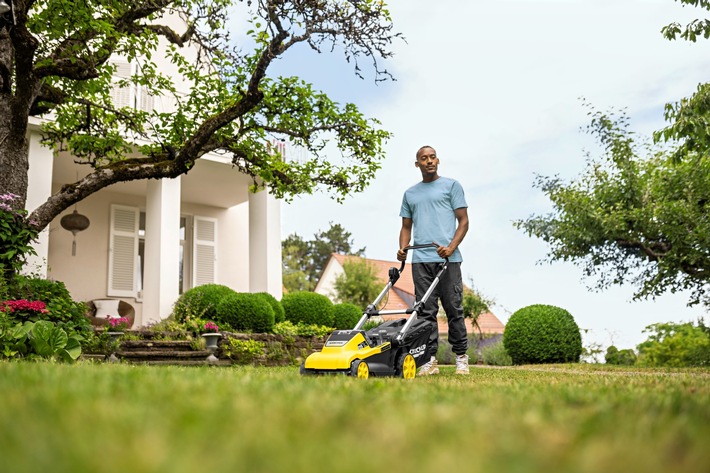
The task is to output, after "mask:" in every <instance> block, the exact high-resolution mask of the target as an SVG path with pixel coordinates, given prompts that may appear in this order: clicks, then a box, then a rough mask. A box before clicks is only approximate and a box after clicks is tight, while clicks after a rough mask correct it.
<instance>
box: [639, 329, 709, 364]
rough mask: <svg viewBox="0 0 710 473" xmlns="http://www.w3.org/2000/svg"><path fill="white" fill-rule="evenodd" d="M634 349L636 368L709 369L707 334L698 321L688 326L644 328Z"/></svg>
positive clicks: (706, 330)
mask: <svg viewBox="0 0 710 473" xmlns="http://www.w3.org/2000/svg"><path fill="white" fill-rule="evenodd" d="M644 332H647V333H649V337H648V339H647V340H646V341H645V342H642V343H641V344H639V345H638V347H637V348H638V353H639V354H638V360H637V365H639V366H672V367H684V366H705V367H707V366H710V332H709V331H708V329H707V327H706V326H705V325H704V323H703V321H702V319H701V320H700V321H699V322H698V325H697V326H696V325H694V324H692V323H681V324H677V323H659V324H653V325H649V326H648V327H646V329H645V330H644Z"/></svg>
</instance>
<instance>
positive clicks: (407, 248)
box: [399, 242, 449, 273]
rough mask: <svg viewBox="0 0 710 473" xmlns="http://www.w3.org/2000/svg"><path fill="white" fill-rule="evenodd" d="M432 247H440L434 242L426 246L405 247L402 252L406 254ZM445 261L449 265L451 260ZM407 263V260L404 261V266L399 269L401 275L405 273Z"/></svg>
mask: <svg viewBox="0 0 710 473" xmlns="http://www.w3.org/2000/svg"><path fill="white" fill-rule="evenodd" d="M431 247H434V248H439V245H437V244H436V243H434V242H431V243H426V244H424V245H409V246H405V247H404V248H402V251H404V252H405V253H406V252H407V251H409V250H421V249H422V248H431ZM444 259H445V260H446V263H447V264H448V263H449V258H444ZM406 263H407V261H406V260H405V261H402V266H400V268H399V272H400V273H401V272H402V271H404V266H405V265H406Z"/></svg>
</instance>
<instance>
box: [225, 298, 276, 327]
mask: <svg viewBox="0 0 710 473" xmlns="http://www.w3.org/2000/svg"><path fill="white" fill-rule="evenodd" d="M215 321H217V322H218V323H221V322H226V323H227V324H229V325H230V326H231V327H232V328H233V329H234V330H240V331H245V332H260V333H262V332H264V333H269V332H272V331H273V329H274V309H273V308H272V307H271V304H269V303H268V302H267V301H266V299H265V298H264V297H261V296H259V295H257V294H251V293H248V292H235V293H233V294H230V295H228V296H226V297H224V298H223V299H222V301H221V302H220V303H219V305H218V306H217V317H216V318H215Z"/></svg>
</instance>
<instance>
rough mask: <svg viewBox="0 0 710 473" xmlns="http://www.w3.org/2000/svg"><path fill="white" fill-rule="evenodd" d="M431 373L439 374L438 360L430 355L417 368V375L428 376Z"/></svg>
mask: <svg viewBox="0 0 710 473" xmlns="http://www.w3.org/2000/svg"><path fill="white" fill-rule="evenodd" d="M432 374H439V362H438V361H436V358H434V357H433V356H432V357H431V360H429V361H428V362H426V363H424V364H423V365H422V367H421V368H419V372H418V373H417V376H429V375H432Z"/></svg>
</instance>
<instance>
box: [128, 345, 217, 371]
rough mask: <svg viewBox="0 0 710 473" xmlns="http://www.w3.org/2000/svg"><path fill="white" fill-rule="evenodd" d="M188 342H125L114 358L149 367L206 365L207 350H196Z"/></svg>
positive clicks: (208, 353)
mask: <svg viewBox="0 0 710 473" xmlns="http://www.w3.org/2000/svg"><path fill="white" fill-rule="evenodd" d="M192 343H193V342H190V341H188V340H150V339H146V340H125V341H122V342H121V344H120V347H119V349H118V350H116V353H115V355H116V357H117V358H118V359H119V360H121V361H123V362H127V363H140V364H149V365H165V364H171V365H175V364H177V365H206V364H208V362H207V357H208V356H209V355H210V352H209V351H208V350H196V349H194V348H193V347H192Z"/></svg>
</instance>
